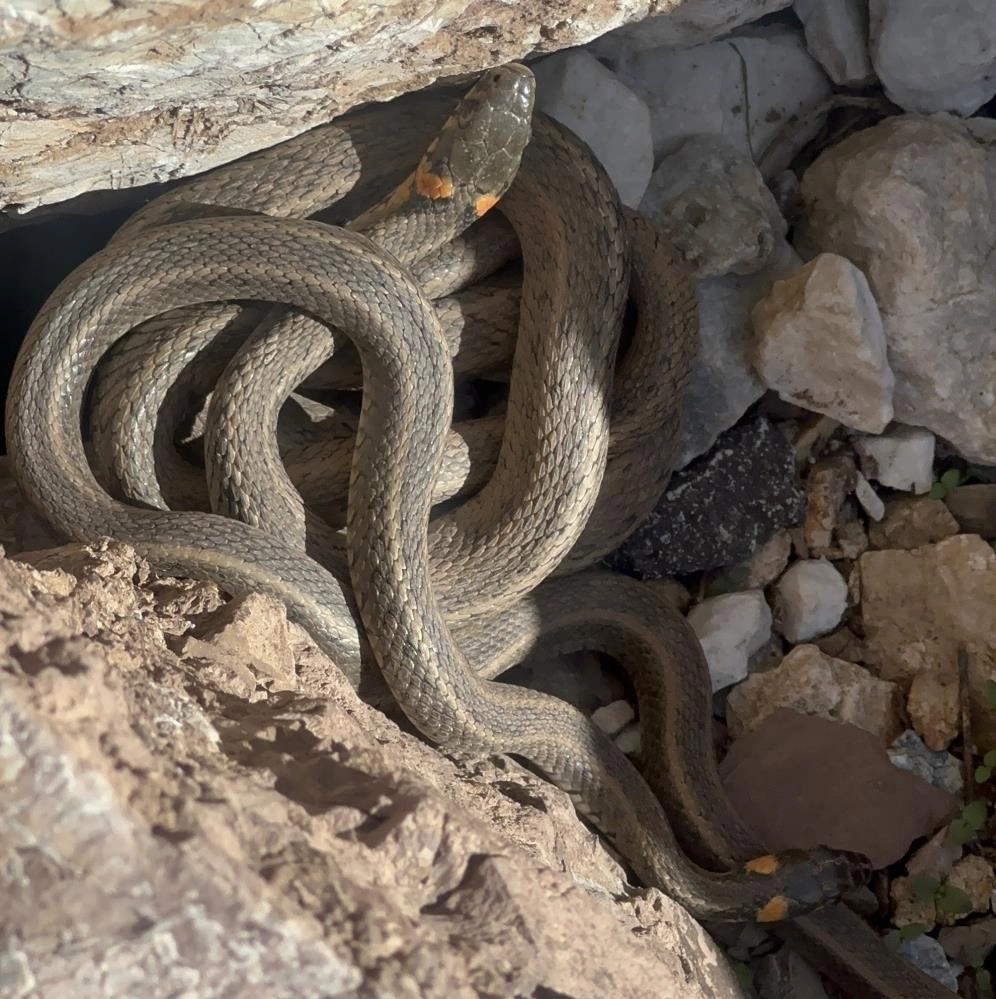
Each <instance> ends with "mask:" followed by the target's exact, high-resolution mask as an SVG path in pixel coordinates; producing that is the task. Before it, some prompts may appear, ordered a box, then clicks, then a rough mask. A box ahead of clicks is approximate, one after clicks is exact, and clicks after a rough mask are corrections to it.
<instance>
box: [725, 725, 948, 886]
mask: <svg viewBox="0 0 996 999" xmlns="http://www.w3.org/2000/svg"><path fill="white" fill-rule="evenodd" d="M720 772H721V774H722V777H723V785H724V787H725V788H726V791H727V793H728V794H729V795H730V799H731V801H732V802H733V805H734V807H735V808H736V809H737V811H739V812H740V814H741V815H742V816H743V818H744V821H745V822H746V823H747V824H748V825H749V826H750V827H751V828H752V829H753V830H754V832H755V833H756V835H757V836H758V838H759V839H760V841H761V842H762V843H764V844H765V845H766V846H767V847H768V849H770V850H783V849H789V848H793V847H796V848H802V849H808V848H812V847H814V846H817V845H819V844H821V843H822V844H825V845H827V846H830V847H834V848H837V849H842V850H857V851H859V852H860V853H864V854H866V855H867V856H869V857H870V858H871V860H872V863H873V864H874V865H875V867H886V866H888V865H889V864H892V863H894V862H895V861H897V860H899V859H900V858H901V857H902V856H904V855H905V853H906V851H907V850H908V849H909V846H910V843H911V842H912V841H913V840H914V839H917V838H919V837H921V836H929V835H931V833H933V832H934V831H935V830H936V829H937V828H939V827H940V826H941V825H942V824H944V823H945V822H947V821H948V819H949V818H950V817H951V816H952V815H953V814H954V813H955V811H956V810H957V801H956V800H955V798H954V797H953V796H952V795H950V794H948V793H947V792H946V791H942V790H940V789H939V788H936V787H931V786H930V785H929V784H927V783H926V782H925V781H923V780H921V779H920V778H919V777H916V776H914V775H913V774H911V773H907V772H906V771H903V770H899V769H898V768H897V767H894V766H893V765H892V764H891V763H890V762H889V757H888V756H887V755H886V752H885V749H884V748H883V746H882V744H881V743H880V742H879V740H878V738H877V737H876V736H874V735H872V734H871V733H870V732H865V731H864V730H863V729H860V728H858V727H857V726H855V725H848V724H841V723H838V722H831V721H826V720H824V719H822V718H813V717H811V716H809V715H803V714H799V713H798V712H795V711H790V710H789V709H787V708H779V709H778V710H777V711H775V712H774V713H773V714H771V715H769V716H768V718H766V719H765V720H764V721H763V722H761V724H760V725H759V726H758V727H757V728H756V729H754V730H753V731H752V732H748V733H747V734H746V735H742V736H741V737H740V738H739V739H737V740H736V742H734V743H733V746H732V747H731V749H730V752H729V753H728V754H727V756H726V759H724V760H723V762H722V764H721V767H720Z"/></svg>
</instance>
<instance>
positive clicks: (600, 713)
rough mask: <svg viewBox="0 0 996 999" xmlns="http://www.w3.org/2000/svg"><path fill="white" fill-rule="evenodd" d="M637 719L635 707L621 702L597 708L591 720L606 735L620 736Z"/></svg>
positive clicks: (626, 702)
mask: <svg viewBox="0 0 996 999" xmlns="http://www.w3.org/2000/svg"><path fill="white" fill-rule="evenodd" d="M635 717H636V711H635V710H634V709H633V705H632V704H630V703H629V701H622V700H620V701H613V702H612V703H611V704H605V705H603V706H602V707H600V708H597V709H596V710H595V711H593V712H592V715H591V720H592V721H593V722H594V723H595V724H596V725H597V726H598V727H599V728H600V729H601V730H602V731H603V732H604V733H605V734H606V735H618V734H619V733H620V732H621V731H622V730H623V729H624V728H625V727H626V726H627V725H628V724H629V723H630V722H631V721H632V720H633V719H634V718H635Z"/></svg>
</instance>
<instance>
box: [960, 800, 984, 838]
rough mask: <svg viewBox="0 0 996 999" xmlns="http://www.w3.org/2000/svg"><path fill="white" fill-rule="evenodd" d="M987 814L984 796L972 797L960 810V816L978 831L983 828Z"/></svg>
mask: <svg viewBox="0 0 996 999" xmlns="http://www.w3.org/2000/svg"><path fill="white" fill-rule="evenodd" d="M987 814H988V811H987V806H986V801H985V799H984V798H975V799H973V800H972V801H970V802H969V803H968V804H967V805H966V806H965V807H964V808H963V809H962V810H961V817H962V818H963V819H964V820H965V822H966V823H967V824H968V825H969V826H970V827H971V828H972V829H974V830H975V831H976V832H980V831H981V830H982V829H984V828H985V825H986V816H987Z"/></svg>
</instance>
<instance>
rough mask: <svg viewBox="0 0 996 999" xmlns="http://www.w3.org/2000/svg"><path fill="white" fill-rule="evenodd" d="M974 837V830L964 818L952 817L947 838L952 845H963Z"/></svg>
mask: <svg viewBox="0 0 996 999" xmlns="http://www.w3.org/2000/svg"><path fill="white" fill-rule="evenodd" d="M973 839H975V830H974V829H973V828H972V827H971V826H970V825H969V824H968V823H967V822H966V821H965V820H964V819H952V820H951V825H949V826H948V836H947V840H948V842H949V843H950V844H951V845H952V846H964V845H965V844H966V843H971V842H972V840H973Z"/></svg>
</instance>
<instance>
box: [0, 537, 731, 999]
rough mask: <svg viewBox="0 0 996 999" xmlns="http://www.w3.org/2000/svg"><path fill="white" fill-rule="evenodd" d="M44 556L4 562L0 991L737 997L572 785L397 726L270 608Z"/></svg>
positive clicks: (78, 555)
mask: <svg viewBox="0 0 996 999" xmlns="http://www.w3.org/2000/svg"><path fill="white" fill-rule="evenodd" d="M26 558H27V556H26ZM30 558H31V561H32V562H33V563H34V564H33V565H31V564H28V563H27V562H21V561H14V560H10V559H7V558H0V895H2V897H3V899H4V904H3V906H2V907H0V939H3V940H5V941H6V942H7V945H6V950H5V953H4V955H3V959H2V960H3V966H2V968H0V974H2V980H3V989H4V990H6V989H7V988H8V987H11V989H12V991H4V994H5V995H7V994H9V995H17V996H19V997H36V996H37V997H42V996H44V997H45V999H69V997H70V996H71V997H73V999H89V997H112V996H113V997H119V996H123V995H137V994H142V995H146V996H149V997H158V996H168V995H174V996H175V995H179V994H184V995H197V996H199V997H210V996H217V997H220V996H234V995H240V996H241V995H249V994H252V995H264V994H265V995H268V996H279V997H291V996H302V995H319V994H321V995H323V996H336V995H343V996H346V995H364V996H392V997H412V999H416V997H419V999H421V997H436V996H438V997H440V999H442V997H447V999H449V997H472V996H495V997H499V996H509V995H537V994H556V995H572V996H588V995H592V996H593V995H595V994H598V995H626V996H646V997H648V999H649V997H651V996H653V997H661V996H673V997H675V999H677V997H678V996H682V997H685V996H698V997H702V999H705V997H706V996H721V997H735V996H738V995H739V994H740V993H739V991H738V988H737V986H736V984H735V980H734V978H733V977H732V972H731V971H730V969H729V966H728V965H727V964H726V962H725V960H724V959H723V958H722V957H721V955H720V954H719V952H718V951H717V950H716V948H715V945H714V944H713V943H712V942H711V941H710V940H709V939H708V938H707V937H706V936H705V934H704V932H703V931H702V930H701V929H699V927H698V926H697V925H696V924H695V923H694V922H693V921H692V920H691V919H690V917H688V916H687V915H686V914H684V912H683V911H682V910H680V909H678V908H677V907H676V906H675V905H673V904H672V903H671V902H670V901H669V900H668V899H666V898H664V897H663V896H662V895H660V894H659V893H658V892H656V891H653V890H652V891H650V892H647V893H638V894H631V893H629V892H628V891H627V888H626V884H625V881H624V878H623V875H622V871H621V869H620V867H619V866H618V864H617V863H616V861H615V860H613V859H612V858H610V857H609V855H608V854H607V853H606V851H605V850H604V849H603V847H602V846H601V845H600V843H599V840H598V839H597V838H596V837H595V836H593V835H592V834H591V833H590V832H588V831H587V830H586V829H585V828H584V826H583V825H582V824H581V823H580V822H579V821H578V819H577V818H576V816H575V814H574V810H573V808H572V806H571V805H570V802H569V800H568V799H567V798H566V797H565V796H564V795H562V794H561V792H559V791H558V790H556V789H555V788H553V787H552V786H551V785H549V784H547V783H545V782H544V781H542V780H540V779H539V778H536V777H533V776H531V775H528V774H526V773H524V772H521V771H519V770H518V769H517V768H515V767H514V766H513V765H511V764H505V765H503V764H500V763H495V762H481V763H479V764H477V765H476V766H475V767H474V768H473V769H472V770H470V769H466V768H459V767H457V766H456V765H455V764H453V763H451V762H450V761H449V760H447V759H445V758H443V757H441V756H440V755H438V754H437V753H436V752H434V751H433V750H432V749H430V748H429V747H428V746H426V745H425V744H424V743H423V742H421V741H420V740H419V739H417V738H415V737H413V736H411V735H408V734H406V733H405V732H403V731H401V730H400V729H399V728H398V726H397V725H396V724H395V723H394V722H393V721H390V720H389V719H388V718H386V717H385V716H384V715H382V714H380V713H378V712H376V711H373V710H372V709H370V708H368V707H367V706H366V705H365V704H363V703H362V702H360V701H359V700H358V699H357V698H356V697H355V696H354V694H353V692H352V690H351V688H349V687H348V686H347V685H346V684H345V681H344V680H342V678H341V677H340V675H339V674H338V672H337V671H336V670H335V669H334V668H333V667H332V666H331V664H330V663H329V662H328V660H327V659H325V657H324V656H322V655H321V653H319V652H318V650H317V649H315V648H314V646H312V645H311V643H310V642H309V641H308V640H307V638H306V637H305V636H304V633H303V632H301V631H300V630H299V629H297V628H296V627H294V626H287V625H286V622H284V623H283V624H282V626H281V627H278V628H275V627H274V621H273V616H274V613H278V612H279V608H277V606H276V605H273V604H270V606H264V605H265V604H266V603H267V601H265V600H264V599H263V598H261V597H253V598H249V599H247V600H243V601H241V602H226V601H225V600H224V598H223V597H222V595H221V594H220V593H219V592H218V591H217V590H216V589H215V588H214V587H213V586H211V585H209V584H197V583H187V582H182V581H177V580H156V579H153V578H152V577H151V576H150V574H149V571H148V568H147V567H146V566H145V565H144V564H143V563H142V562H141V561H140V560H138V559H137V558H136V557H135V555H134V553H133V552H132V551H131V549H129V548H127V547H125V546H122V545H115V544H110V543H108V544H107V545H104V546H100V547H96V548H80V547H75V546H74V547H71V548H62V549H57V550H55V551H54V552H50V553H48V554H42V555H32V556H30ZM233 603H234V604H235V605H234V606H233ZM282 634H283V635H284V639H283V642H284V647H283V648H281V647H280V645H281V635H282ZM264 635H265V636H266V644H265V645H264V644H262V643H261V638H262V637H263V636H264ZM257 652H259V655H257V654H256V653H257ZM288 657H289V658H288ZM290 661H292V663H293V668H292V669H288V662H290ZM615 899H619V900H618V901H616V900H615ZM596 983H597V993H596V991H594V989H595V988H596Z"/></svg>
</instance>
